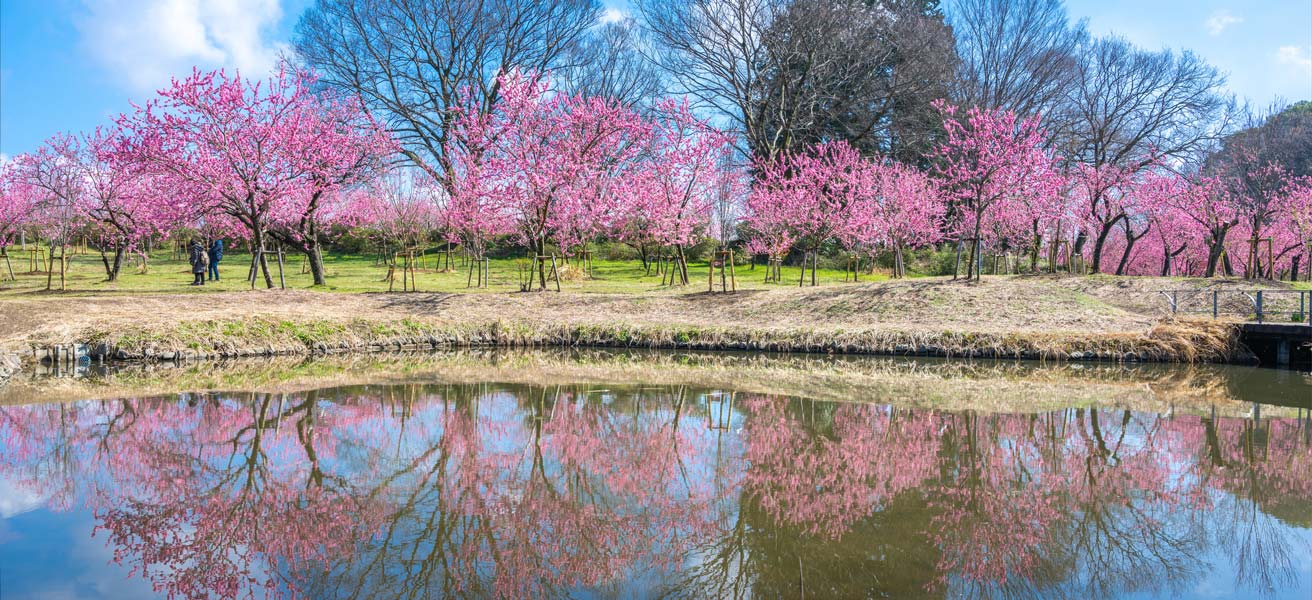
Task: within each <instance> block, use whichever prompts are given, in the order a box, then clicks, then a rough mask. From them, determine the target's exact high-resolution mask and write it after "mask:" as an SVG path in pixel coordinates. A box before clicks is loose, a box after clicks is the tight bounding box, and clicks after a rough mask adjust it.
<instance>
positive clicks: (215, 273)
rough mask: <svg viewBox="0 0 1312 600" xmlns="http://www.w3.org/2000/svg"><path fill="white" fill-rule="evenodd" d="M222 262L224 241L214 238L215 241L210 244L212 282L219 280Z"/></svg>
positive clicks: (210, 274) (210, 278)
mask: <svg viewBox="0 0 1312 600" xmlns="http://www.w3.org/2000/svg"><path fill="white" fill-rule="evenodd" d="M221 260H223V240H222V239H219V238H214V241H213V242H211V243H210V268H209V280H210V281H218V280H219V261H221Z"/></svg>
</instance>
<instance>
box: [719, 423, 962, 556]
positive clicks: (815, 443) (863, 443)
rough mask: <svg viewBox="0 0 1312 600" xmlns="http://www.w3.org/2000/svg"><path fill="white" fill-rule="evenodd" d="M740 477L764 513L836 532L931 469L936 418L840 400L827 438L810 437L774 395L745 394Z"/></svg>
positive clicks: (817, 530) (819, 531) (820, 531)
mask: <svg viewBox="0 0 1312 600" xmlns="http://www.w3.org/2000/svg"><path fill="white" fill-rule="evenodd" d="M746 407H747V408H746V410H747V411H748V413H749V414H750V415H751V419H750V420H749V421H748V425H747V430H746V435H747V436H748V439H749V440H750V441H749V443H748V445H747V450H746V455H745V457H744V458H746V460H747V461H748V462H749V463H750V465H751V466H750V467H749V468H748V471H747V475H746V477H745V480H744V482H743V485H744V491H745V492H746V493H748V494H749V495H751V496H752V497H753V498H754V499H755V500H756V502H757V503H759V504H760V506H761V507H762V508H763V509H765V511H766V512H767V513H769V514H770V515H771V516H773V517H775V518H776V519H779V520H780V521H783V522H786V523H790V524H793V525H797V526H799V527H801V528H802V529H803V530H804V531H807V532H808V533H811V534H822V535H826V536H828V537H839V536H841V535H842V534H843V533H844V532H846V531H847V530H848V529H849V528H850V527H851V526H852V525H853V523H855V522H857V521H859V520H862V519H865V518H867V517H869V516H870V515H871V514H872V513H874V512H875V511H877V510H879V509H880V507H882V506H883V505H885V504H887V503H888V502H889V501H890V500H891V499H892V498H893V497H894V496H896V495H898V494H901V493H903V492H905V491H908V490H911V489H915V488H918V487H920V486H921V485H923V484H924V483H925V482H926V481H927V480H930V479H933V478H934V477H935V476H936V474H937V464H936V456H937V452H938V440H937V436H935V435H934V431H935V429H936V426H937V419H936V418H935V417H934V416H933V415H932V414H930V415H923V414H921V415H918V414H916V413H911V412H900V411H896V410H893V409H889V408H886V407H880V406H870V405H844V406H840V407H838V409H837V410H836V411H835V413H834V415H833V437H832V438H829V437H826V436H816V435H814V433H813V432H811V431H808V430H807V429H806V428H805V427H804V426H803V425H802V424H801V423H799V422H797V420H796V419H795V418H792V417H790V416H789V415H788V414H787V412H786V408H787V403H785V402H783V401H780V400H778V399H770V398H765V399H752V400H748V401H747V403H746Z"/></svg>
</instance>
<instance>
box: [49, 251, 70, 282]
mask: <svg viewBox="0 0 1312 600" xmlns="http://www.w3.org/2000/svg"><path fill="white" fill-rule="evenodd" d="M57 247H58V248H59V257H58V258H59V289H60V290H61V291H62V290H64V289H65V287H64V286H65V284H66V282H67V279H68V278H67V274H68V246H66V245H64V244H60V245H59V246H57ZM55 248H56V246H54V245H52V246H50V254H49V255H47V258H46V264H47V265H49V268H48V269H46V290H47V291H49V290H50V289H51V285H52V284H53V283H54V276H55Z"/></svg>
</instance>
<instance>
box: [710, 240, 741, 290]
mask: <svg viewBox="0 0 1312 600" xmlns="http://www.w3.org/2000/svg"><path fill="white" fill-rule="evenodd" d="M710 266H711V268H710V269H708V270H707V271H706V283H707V291H708V292H714V291H715V270H716V269H719V270H720V291H721V292H736V291H738V278H737V277H736V276H735V275H734V270H733V250H720V251H717V252H716V253H715V257H713V258H712V259H711V265H710ZM726 271H727V273H726Z"/></svg>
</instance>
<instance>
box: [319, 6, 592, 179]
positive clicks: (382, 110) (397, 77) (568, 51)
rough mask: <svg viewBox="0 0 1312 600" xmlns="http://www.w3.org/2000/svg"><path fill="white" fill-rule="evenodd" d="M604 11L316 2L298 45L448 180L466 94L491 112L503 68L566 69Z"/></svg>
mask: <svg viewBox="0 0 1312 600" xmlns="http://www.w3.org/2000/svg"><path fill="white" fill-rule="evenodd" d="M599 11H600V8H599V6H598V4H597V2H596V1H595V0H554V1H552V2H538V1H536V0H438V1H427V0H317V1H316V2H315V5H314V6H313V7H311V8H310V9H309V10H307V11H306V13H305V15H304V16H302V17H301V21H300V23H299V24H298V25H297V27H296V40H295V45H296V51H297V54H298V55H299V56H300V58H301V59H302V60H304V61H305V62H306V63H308V64H309V65H310V66H312V67H314V68H315V69H316V70H317V71H318V72H319V73H320V74H321V75H322V77H323V79H322V82H323V83H324V84H327V85H330V86H334V87H338V88H342V89H345V90H347V91H349V92H350V93H352V94H355V95H357V96H359V98H360V99H361V101H363V102H364V104H365V105H366V106H367V107H368V108H369V109H370V110H372V111H373V112H374V114H376V115H380V116H381V117H382V118H385V119H387V122H388V124H389V126H390V128H391V129H392V130H393V132H394V134H395V135H396V136H397V137H398V138H399V139H400V140H401V142H402V144H403V150H402V151H403V152H404V153H405V155H406V156H407V157H408V158H409V159H410V160H411V161H413V162H414V163H415V164H416V165H418V166H420V167H421V168H423V169H425V170H427V171H428V172H429V173H431V174H432V175H433V176H434V177H436V178H437V179H438V180H439V181H440V182H442V183H443V184H444V185H449V184H450V181H451V177H452V168H451V163H450V159H449V155H448V152H447V144H448V143H449V138H448V137H447V132H448V130H449V128H450V126H451V124H452V122H453V120H454V119H455V114H454V113H453V112H452V110H451V109H452V108H453V107H455V106H456V105H457V104H458V103H459V100H460V95H461V94H462V93H464V91H465V90H469V91H470V92H472V93H473V94H474V97H475V99H476V100H477V101H478V102H480V103H481V104H482V106H483V108H484V110H487V109H489V108H490V107H491V106H492V105H493V104H494V103H495V102H496V99H497V96H498V88H497V75H498V74H500V73H501V72H503V71H508V70H512V69H524V70H532V71H545V70H548V69H551V68H555V67H561V68H568V67H569V66H570V65H569V64H568V62H567V61H568V59H569V58H571V57H573V56H575V49H576V46H577V45H578V43H579V42H580V40H581V39H582V38H583V37H584V36H585V35H586V34H587V32H588V31H589V28H591V27H592V26H593V25H594V24H595V23H596V22H597V19H598V16H599Z"/></svg>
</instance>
